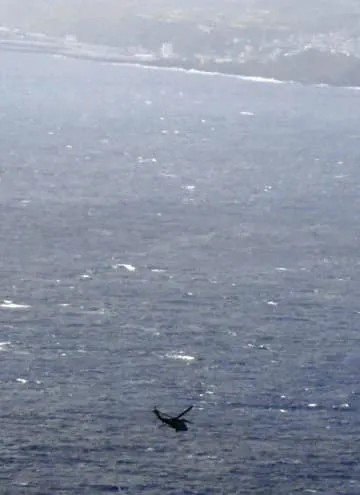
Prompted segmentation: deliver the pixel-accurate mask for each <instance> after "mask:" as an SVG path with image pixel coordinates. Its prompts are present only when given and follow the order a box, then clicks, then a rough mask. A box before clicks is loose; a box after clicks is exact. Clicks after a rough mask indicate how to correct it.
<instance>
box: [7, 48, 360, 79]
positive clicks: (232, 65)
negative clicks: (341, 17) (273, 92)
mask: <svg viewBox="0 0 360 495" xmlns="http://www.w3.org/2000/svg"><path fill="white" fill-rule="evenodd" d="M1 50H3V51H15V52H25V53H46V54H50V55H60V56H64V57H67V58H74V59H79V60H90V61H94V62H103V63H111V64H119V65H128V66H130V65H133V66H141V67H148V68H154V69H156V68H157V69H173V70H182V71H184V72H196V73H199V74H214V75H215V74H216V75H223V76H233V77H239V78H242V79H245V80H246V79H248V80H253V81H256V80H258V81H267V82H272V83H300V84H307V85H315V86H319V85H326V86H334V87H344V88H359V87H360V59H358V58H356V57H347V56H345V55H341V54H329V53H327V52H319V51H316V50H309V51H308V52H301V53H299V54H296V55H295V56H293V57H288V58H285V57H283V58H282V59H279V60H275V61H273V62H271V63H264V62H261V61H248V62H244V63H239V62H217V61H208V62H205V63H200V62H198V61H196V60H183V59H173V58H169V59H162V58H156V57H153V58H151V56H149V57H146V56H142V55H125V54H121V53H119V50H118V49H114V48H111V47H106V46H98V45H87V44H82V43H76V44H67V43H64V42H62V41H59V40H50V41H49V40H46V41H27V40H26V41H24V40H0V51H1ZM311 67H316V68H317V67H318V68H319V70H316V69H315V70H313V71H311V70H310V68H311Z"/></svg>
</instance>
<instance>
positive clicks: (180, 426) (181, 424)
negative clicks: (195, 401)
mask: <svg viewBox="0 0 360 495" xmlns="http://www.w3.org/2000/svg"><path fill="white" fill-rule="evenodd" d="M192 408H193V406H190V407H188V408H187V409H185V411H183V412H182V413H180V414H179V415H178V416H169V415H168V414H166V413H161V412H160V411H159V409H157V408H156V407H155V408H154V409H153V413H154V414H155V416H156V417H157V418H159V419H160V421H162V422H163V423H164V425H168V426H169V427H170V428H174V430H176V431H187V429H188V428H187V426H186V423H191V421H188V420H187V419H182V416H184V415H185V414H186V413H188V412H189V411H191V409H192ZM161 426H163V425H161Z"/></svg>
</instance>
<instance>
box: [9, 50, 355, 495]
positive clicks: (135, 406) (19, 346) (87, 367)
mask: <svg viewBox="0 0 360 495" xmlns="http://www.w3.org/2000/svg"><path fill="white" fill-rule="evenodd" d="M0 57H1V67H2V73H1V79H0V88H1V92H2V98H1V99H0V115H1V121H0V122H1V133H0V144H1V150H2V160H1V165H0V192H1V195H0V207H1V210H2V211H1V218H2V222H1V229H0V267H1V278H0V321H1V330H0V359H1V363H2V366H1V372H0V380H1V386H2V407H1V423H2V426H3V427H2V429H1V434H0V435H1V438H0V445H1V448H0V455H1V461H2V472H1V486H2V488H3V489H4V490H7V492H8V493H22V491H23V492H24V493H29V494H32V493H34V494H35V493H36V494H38V493H63V494H72V493H77V494H87V493H107V492H109V493H110V492H116V491H119V492H120V493H129V494H130V493H131V494H132V493H149V494H151V493H153V494H165V493H166V494H169V493H172V494H175V493H192V494H210V493H214V494H218V493H223V494H229V493H239V494H242V493H244V494H248V493H256V494H269V493H277V494H289V493H327V494H329V493H336V494H342V493H343V494H345V493H356V492H357V491H359V468H358V464H357V463H356V456H357V451H358V449H357V444H358V440H359V434H360V432H359V422H358V413H359V404H360V403H359V397H358V394H359V387H358V379H357V377H358V372H359V366H360V361H359V358H358V352H357V349H358V344H359V336H358V332H357V326H358V320H359V314H360V313H359V311H360V309H359V303H358V301H359V292H360V281H359V275H358V267H359V261H358V233H357V230H358V229H357V225H358V218H357V212H358V211H359V198H360V195H359V186H358V184H359V180H358V179H359V177H358V175H359V172H358V138H359V136H358V134H359V133H358V131H357V129H359V128H360V126H359V115H360V111H359V110H360V108H358V107H359V105H360V104H359V99H358V93H357V92H356V91H352V90H345V89H332V88H326V87H322V88H316V87H304V86H301V85H298V84H271V83H267V82H264V81H246V80H240V79H235V78H224V77H218V76H216V75H208V76H206V77H205V76H203V75H201V74H197V73H190V74H189V73H184V72H181V71H166V70H148V69H144V68H138V67H125V66H118V65H110V64H108V65H107V64H94V63H92V62H89V61H77V60H70V59H66V58H62V57H52V56H46V55H24V54H11V53H4V52H2V53H0ZM25 68H26V70H25ZM190 404H194V408H193V410H192V411H191V412H190V413H189V415H188V419H189V420H191V421H193V423H194V424H191V425H189V431H188V432H186V433H176V432H174V431H172V430H170V429H167V428H162V429H159V428H158V423H157V422H156V418H155V416H154V415H153V414H152V409H153V407H154V406H157V407H158V408H159V409H160V410H161V411H164V412H167V413H170V414H177V413H178V412H180V411H182V410H183V409H185V408H186V407H187V406H188V405H190Z"/></svg>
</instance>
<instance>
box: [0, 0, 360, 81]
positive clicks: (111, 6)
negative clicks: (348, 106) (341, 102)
mask: <svg viewBox="0 0 360 495" xmlns="http://www.w3.org/2000/svg"><path fill="white" fill-rule="evenodd" d="M179 4H181V7H179ZM0 23H1V24H2V25H3V26H4V28H3V29H2V32H1V44H0V47H1V48H3V49H29V48H30V49H32V50H45V51H52V50H54V49H55V48H56V50H57V51H61V52H66V54H68V55H72V56H84V57H87V58H100V59H109V60H114V61H120V62H121V61H126V62H130V63H131V62H136V63H139V62H140V63H144V64H145V63H146V64H148V65H159V66H169V67H183V68H185V69H198V70H204V71H217V72H225V73H230V74H239V75H246V76H259V77H270V78H275V79H280V80H294V81H299V82H304V83H315V84H316V83H325V84H331V85H341V86H360V2H359V1H358V0H342V2H338V1H337V0H326V1H325V0H313V1H310V0H304V1H302V2H298V1H296V0H221V1H220V0H206V1H205V0H192V1H190V0H182V2H178V1H175V0H152V1H147V2H146V1H140V0H132V1H131V0H123V1H121V2H119V1H117V0H92V1H91V2H89V0H52V2H48V1H47V0H33V1H32V2H28V1H27V0H0ZM7 29H10V31H9V30H7ZM26 33H28V34H26ZM29 33H32V34H29ZM34 33H42V34H45V35H46V37H47V39H45V38H44V37H43V38H41V35H40V34H37V35H36V34H34ZM50 37H52V40H54V39H57V40H65V41H64V43H60V44H59V43H56V42H54V41H52V42H51V43H50V41H49V40H50ZM91 45H92V46H93V47H94V46H101V47H102V50H100V52H99V51H97V52H95V51H94V50H93V49H90V48H89V47H90V46H91ZM86 47H88V48H86ZM105 47H107V49H105ZM56 50H55V51H56Z"/></svg>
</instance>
